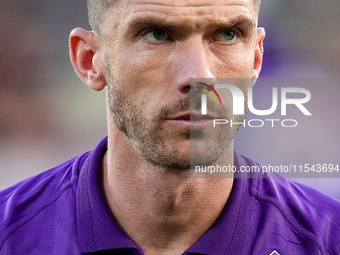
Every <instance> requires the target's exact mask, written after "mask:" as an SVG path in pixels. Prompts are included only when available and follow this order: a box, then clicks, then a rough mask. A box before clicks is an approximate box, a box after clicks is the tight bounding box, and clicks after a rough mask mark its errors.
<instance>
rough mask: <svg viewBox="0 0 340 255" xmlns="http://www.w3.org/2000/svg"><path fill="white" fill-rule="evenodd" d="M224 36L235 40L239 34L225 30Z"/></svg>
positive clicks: (228, 39)
mask: <svg viewBox="0 0 340 255" xmlns="http://www.w3.org/2000/svg"><path fill="white" fill-rule="evenodd" d="M223 37H224V38H225V39H226V40H227V41H233V40H234V39H235V38H236V37H237V36H236V34H235V33H234V32H233V31H224V32H223Z"/></svg>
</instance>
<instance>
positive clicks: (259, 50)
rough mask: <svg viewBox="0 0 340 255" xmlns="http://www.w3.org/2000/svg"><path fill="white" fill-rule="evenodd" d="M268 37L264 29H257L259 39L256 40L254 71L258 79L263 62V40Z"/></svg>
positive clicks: (254, 76)
mask: <svg viewBox="0 0 340 255" xmlns="http://www.w3.org/2000/svg"><path fill="white" fill-rule="evenodd" d="M265 36H266V32H265V30H264V28H263V27H259V28H257V39H256V48H255V60H254V69H253V77H252V78H258V77H259V75H260V72H261V69H262V60H263V39H264V38H265Z"/></svg>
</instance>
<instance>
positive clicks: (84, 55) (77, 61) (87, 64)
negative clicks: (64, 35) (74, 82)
mask: <svg viewBox="0 0 340 255" xmlns="http://www.w3.org/2000/svg"><path fill="white" fill-rule="evenodd" d="M70 57H71V61H72V64H73V66H74V69H75V70H76V72H77V74H78V75H79V77H80V79H82V80H83V81H84V82H85V83H86V84H87V85H88V86H89V87H90V88H92V89H94V90H97V91H100V90H102V89H104V88H105V86H106V84H107V82H106V79H105V77H107V76H106V67H105V59H104V55H103V49H102V41H101V38H100V36H99V35H97V34H96V33H95V32H93V31H90V32H89V31H86V30H84V29H81V28H75V29H74V30H72V32H71V34H70Z"/></svg>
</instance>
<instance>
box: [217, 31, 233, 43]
mask: <svg viewBox="0 0 340 255" xmlns="http://www.w3.org/2000/svg"><path fill="white" fill-rule="evenodd" d="M237 38H238V33H237V32H236V31H233V30H226V31H223V32H221V33H219V34H218V35H217V36H215V37H214V40H215V41H222V42H228V43H232V42H234V41H236V40H237Z"/></svg>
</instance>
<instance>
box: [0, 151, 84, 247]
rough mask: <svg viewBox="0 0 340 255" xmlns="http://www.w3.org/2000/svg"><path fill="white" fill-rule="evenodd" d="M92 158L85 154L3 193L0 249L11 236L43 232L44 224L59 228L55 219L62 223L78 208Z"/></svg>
mask: <svg viewBox="0 0 340 255" xmlns="http://www.w3.org/2000/svg"><path fill="white" fill-rule="evenodd" d="M88 155H89V153H85V154H83V155H81V156H79V157H76V158H74V159H72V160H69V161H67V162H65V163H63V164H61V165H59V166H57V167H55V168H53V169H50V170H48V171H46V172H43V173H41V174H39V175H36V176H34V177H31V178H29V179H26V180H24V181H22V182H20V183H18V184H16V185H14V186H12V187H10V188H7V189H5V190H2V191H0V249H1V247H2V246H3V244H4V242H5V241H6V240H7V239H8V238H10V237H11V236H15V235H18V236H22V235H23V234H24V233H25V231H27V229H31V230H32V229H33V228H35V227H36V230H37V231H39V227H40V228H42V226H41V225H42V224H46V225H48V224H55V223H53V222H52V221H53V220H52V218H53V217H54V218H57V217H58V218H60V219H61V220H62V219H63V217H64V216H65V217H66V214H67V213H69V212H70V210H72V209H71V208H73V207H75V205H74V204H75V193H76V190H77V185H78V177H79V173H80V169H81V166H82V165H83V164H84V162H85V161H86V159H87V158H88ZM72 203H73V204H72ZM56 204H59V206H56ZM58 210H59V211H58ZM38 225H40V226H38ZM25 229H26V230H25ZM45 229H46V228H45ZM21 232H22V233H21Z"/></svg>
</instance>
